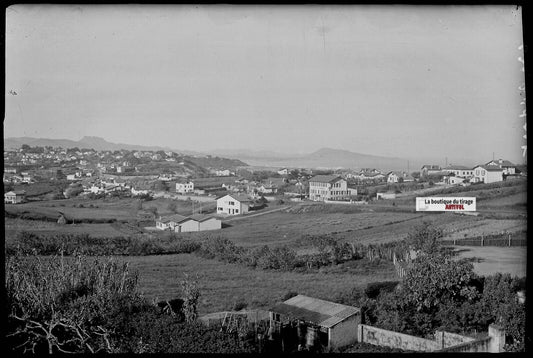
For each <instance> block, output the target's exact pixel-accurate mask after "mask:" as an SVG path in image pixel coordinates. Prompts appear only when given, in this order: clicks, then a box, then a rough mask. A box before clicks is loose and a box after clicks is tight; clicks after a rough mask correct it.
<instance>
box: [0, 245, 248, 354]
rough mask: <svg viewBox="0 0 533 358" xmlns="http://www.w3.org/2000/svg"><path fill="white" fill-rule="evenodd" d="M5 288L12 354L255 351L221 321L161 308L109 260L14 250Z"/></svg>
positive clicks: (125, 268) (121, 266) (133, 276)
mask: <svg viewBox="0 0 533 358" xmlns="http://www.w3.org/2000/svg"><path fill="white" fill-rule="evenodd" d="M182 284H183V282H182ZM184 285H185V286H187V287H189V288H190V287H193V286H194V285H193V286H190V285H188V284H186V283H185V284H184ZM193 288H194V287H193ZM6 294H7V295H6V298H7V304H8V306H7V307H8V308H9V309H8V320H7V335H6V338H7V339H6V343H7V344H6V346H5V347H6V348H7V350H8V351H11V352H13V353H23V352H32V353H43V354H44V353H48V354H55V353H67V352H71V353H130V354H131V353H254V352H255V347H253V346H252V345H250V344H249V343H248V342H247V341H246V340H245V339H244V337H243V338H241V337H240V336H239V335H237V334H235V333H227V332H224V331H223V330H221V327H220V326H212V327H206V326H204V325H203V324H200V323H198V322H196V321H192V322H190V323H187V322H184V321H183V316H181V315H176V316H172V315H168V314H165V313H162V312H161V309H160V307H158V306H157V305H154V304H149V303H148V302H147V301H146V299H145V298H144V297H142V296H141V295H140V294H139V293H138V292H137V276H136V273H133V274H131V273H130V272H129V271H128V265H127V264H125V263H124V264H120V263H118V262H116V261H114V260H112V259H104V260H97V259H95V260H87V259H86V258H84V257H81V256H78V257H76V259H72V260H67V259H65V258H64V257H63V256H54V257H51V258H48V259H46V260H42V259H40V258H39V257H21V256H17V257H15V256H12V257H9V258H8V260H7V262H6ZM185 294H186V297H188V296H187V293H186V292H185ZM196 297H197V296H196ZM186 302H187V298H186V299H185V300H184V301H183V305H184V306H186Z"/></svg>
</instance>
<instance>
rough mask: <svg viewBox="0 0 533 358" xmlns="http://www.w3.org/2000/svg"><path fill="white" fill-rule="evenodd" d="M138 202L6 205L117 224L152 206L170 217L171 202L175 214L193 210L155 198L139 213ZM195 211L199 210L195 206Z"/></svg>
mask: <svg viewBox="0 0 533 358" xmlns="http://www.w3.org/2000/svg"><path fill="white" fill-rule="evenodd" d="M137 203H138V199H135V198H122V199H119V198H109V199H98V200H89V199H81V198H74V199H65V200H49V201H34V202H28V203H23V204H16V205H11V204H8V205H6V206H5V210H6V212H8V213H15V214H17V213H23V212H28V213H35V214H38V215H43V216H46V217H49V218H54V219H56V220H57V218H59V215H60V214H61V213H63V214H65V215H66V216H67V217H68V218H72V219H116V220H119V221H127V220H134V219H136V218H137V214H138V213H139V212H140V211H142V210H147V209H149V208H151V207H154V208H156V209H157V214H158V215H161V216H165V215H172V214H174V212H173V211H171V210H170V208H169V205H170V204H171V203H173V204H175V205H176V212H177V213H178V214H181V215H190V214H191V213H192V209H193V203H192V202H191V201H183V200H172V199H164V198H160V199H155V200H151V201H146V202H143V203H142V210H138V207H137V205H138V204H137ZM195 205H196V206H195V209H196V211H198V209H199V208H200V207H199V205H198V204H195ZM201 208H202V211H203V212H209V211H214V209H215V204H214V203H210V204H203V205H202V207H201Z"/></svg>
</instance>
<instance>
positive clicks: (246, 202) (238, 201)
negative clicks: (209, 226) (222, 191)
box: [216, 194, 252, 215]
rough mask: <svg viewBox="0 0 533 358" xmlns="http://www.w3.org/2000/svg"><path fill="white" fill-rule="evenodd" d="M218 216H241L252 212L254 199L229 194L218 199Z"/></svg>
mask: <svg viewBox="0 0 533 358" xmlns="http://www.w3.org/2000/svg"><path fill="white" fill-rule="evenodd" d="M216 200H217V214H222V215H241V214H246V213H248V211H249V210H250V204H251V203H252V199H251V198H249V197H248V196H245V195H239V194H227V195H224V196H221V197H219V198H217V199H216Z"/></svg>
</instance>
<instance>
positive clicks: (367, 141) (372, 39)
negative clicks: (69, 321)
mask: <svg viewBox="0 0 533 358" xmlns="http://www.w3.org/2000/svg"><path fill="white" fill-rule="evenodd" d="M522 41H523V40H522V14H521V9H520V8H518V9H517V8H516V6H407V5H402V6H400V5H381V6H377V5H376V6H371V5H356V6H228V5H226V6H222V5H217V6H177V5H174V6H168V5H167V6H146V5H145V6H142V5H122V6H111V5H108V6H102V5H100V6H98V5H83V6H75V5H65V6H59V5H15V6H11V7H9V8H7V10H6V89H5V93H6V94H5V98H6V99H5V101H6V110H5V117H4V137H5V138H8V137H22V136H28V137H38V138H58V139H72V140H79V139H81V138H82V137H83V136H99V137H103V138H105V139H106V140H108V141H110V142H114V143H128V144H140V145H158V146H167V147H171V148H175V149H182V150H195V151H204V152H205V151H212V150H220V149H224V150H233V149H247V150H268V151H274V152H280V153H309V152H313V151H316V150H318V149H320V148H323V147H329V148H336V149H344V150H349V151H353V152H359V153H365V154H373V155H383V156H396V157H402V158H413V159H414V158H440V159H442V158H444V157H446V158H447V160H448V162H449V163H454V164H455V163H457V164H460V163H461V161H465V160H468V161H470V160H474V161H481V162H486V161H489V160H491V159H492V157H493V153H494V156H495V157H496V158H504V159H508V160H511V161H514V162H516V163H521V162H523V161H524V159H523V158H524V157H523V150H522V148H521V146H522V145H525V139H523V138H522V136H523V135H524V133H525V132H524V128H523V126H524V124H525V118H524V117H520V115H521V114H522V110H524V109H525V106H524V105H521V104H520V102H521V101H522V99H523V97H524V93H523V92H521V90H520V89H519V87H520V86H521V85H522V84H523V83H524V72H522V64H521V63H520V62H519V60H518V59H519V57H522V58H523V56H524V55H523V50H522V49H521V47H520V46H521V44H522ZM15 93H16V94H15ZM441 161H442V160H441Z"/></svg>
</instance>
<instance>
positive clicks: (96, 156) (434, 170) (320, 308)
mask: <svg viewBox="0 0 533 358" xmlns="http://www.w3.org/2000/svg"><path fill="white" fill-rule="evenodd" d="M143 159H146V161H144V162H143ZM199 159H201V160H202V161H201V162H200V163H202V164H205V163H210V164H214V165H213V166H208V167H202V166H201V165H199V164H198V163H199V162H196V163H195V160H199ZM4 163H5V167H4V203H5V208H6V215H7V214H8V213H9V217H20V218H23V217H24V215H26V214H24V213H28V212H32V211H34V210H35V211H36V212H39V211H40V210H42V209H43V208H45V207H47V208H49V209H53V210H57V211H49V212H47V214H46V215H45V216H41V217H40V219H39V220H48V221H50V220H51V221H55V222H56V225H60V226H59V227H57V229H54V230H55V231H57V232H62V231H63V230H64V229H61V225H65V224H67V223H72V224H71V225H66V226H63V227H64V228H65V229H66V230H71V228H72V227H73V226H72V225H74V227H76V226H79V225H86V227H87V228H90V227H96V225H101V224H75V223H76V219H75V217H74V216H73V213H74V212H75V211H77V210H78V209H77V208H78V207H80V208H83V210H87V209H86V208H92V209H91V210H92V212H93V213H96V212H97V211H98V209H96V208H97V207H98V205H109V204H105V203H106V202H109V203H115V202H116V203H122V202H124V200H130V201H128V202H131V200H135V201H133V202H132V203H140V204H139V207H145V209H144V211H140V212H139V213H138V214H137V217H136V219H134V221H132V220H131V219H130V220H128V221H127V222H128V224H127V225H129V226H130V227H131V225H132V223H133V225H134V226H136V227H137V229H136V230H137V231H138V232H143V234H142V235H156V236H154V237H161V234H165V235H167V234H169V233H170V234H172V235H178V236H177V237H179V236H180V235H190V234H194V233H199V234H200V233H204V234H206V235H210V234H212V233H216V232H221V233H224V232H225V233H226V234H225V235H224V236H223V237H228V238H235V239H236V240H237V241H239V235H241V234H249V233H250V231H248V230H247V229H245V227H246V226H244V227H243V228H242V229H239V225H238V224H239V221H238V220H241V221H242V219H245V221H244V222H246V223H247V224H246V225H254V222H255V223H258V224H259V225H264V223H266V222H268V220H269V219H268V218H270V217H272V218H274V217H275V215H281V214H282V213H284V212H290V211H291V210H292V211H294V210H301V209H305V210H307V209H306V208H311V207H312V206H309V205H312V204H315V206H316V205H329V206H331V207H332V208H337V207H338V208H339V209H332V210H334V211H335V210H343V209H342V208H350V207H352V208H354V210H359V209H358V208H361V210H369V211H370V212H372V211H374V210H378V209H380V208H386V209H384V210H403V211H406V210H407V211H412V210H413V208H412V207H411V206H412V203H411V201H412V199H413V198H414V196H416V195H431V193H432V192H439V191H440V192H442V190H452V191H453V190H463V189H461V188H470V189H475V188H477V187H479V188H480V190H481V191H482V190H483V188H484V185H486V184H490V185H497V184H498V183H511V184H512V182H514V181H516V182H517V183H520V182H522V181H523V180H525V179H526V178H527V170H526V167H525V166H523V165H522V166H520V165H515V164H513V163H511V162H509V161H507V160H502V159H497V160H491V161H489V162H486V163H484V164H480V165H476V166H474V167H466V166H461V165H447V166H444V167H441V166H439V165H424V166H422V167H421V168H420V170H418V171H415V172H411V173H409V172H408V171H386V170H380V169H376V168H361V169H314V168H254V167H250V166H247V165H246V164H245V163H242V162H239V161H236V160H232V159H225V158H218V157H216V158H213V157H210V156H209V157H207V156H206V157H202V158H197V157H194V156H185V155H180V154H177V153H174V152H150V151H144V152H138V151H126V150H121V151H115V152H111V151H103V152H98V151H95V150H87V149H83V150H79V149H77V148H76V150H72V149H63V148H51V147H50V148H42V147H35V148H32V147H29V146H25V147H22V148H21V149H20V150H18V151H5V152H4ZM169 163H170V164H171V165H170V166H169ZM220 163H224V164H227V163H233V164H235V165H232V166H220V165H216V164H220ZM148 165H149V166H148ZM495 183H496V184H495ZM35 188H38V189H37V190H35ZM453 188H456V189H453ZM470 189H468V190H470ZM158 200H159V201H161V200H163V201H164V202H165V203H167V204H165V205H167V206H166V207H164V208H163V209H161V208H160V207H159V209H158V208H156V207H148V208H146V205H147V204H149V203H151V202H157V201H158ZM62 202H64V203H69V204H67V205H71V203H74V204H73V205H72V208H73V209H72V210H71V211H69V210H63V209H62V207H63V206H65V204H61V203H62ZM46 203H50V205H47V204H46ZM82 203H83V204H82ZM135 205H137V204H135ZM383 205H384V206H383ZM177 207H181V208H182V209H181V210H176V208H177ZM16 208H18V209H16ZM39 208H40V209H39ZM56 208H57V209H56ZM365 208H368V209H365ZM387 208H388V209H387ZM13 209H16V210H15V211H13ZM19 209H22V211H20V210H19ZM60 209H61V211H60ZM47 210H48V209H47ZM80 210H81V209H80ZM380 210H381V209H380ZM20 215H22V216H20ZM83 215H87V214H83ZM90 215H94V214H90ZM139 215H140V216H139ZM258 215H261V216H258ZM282 215H286V214H282ZM374 215H375V216H378V214H377V213H376V214H374ZM476 215H477V213H476ZM265 218H266V219H265ZM9 220H13V219H9ZM15 220H20V219H15ZM236 220H237V221H236ZM258 220H259V221H258ZM271 220H275V219H271ZM78 222H83V221H78ZM89 222H90V221H89ZM95 222H96V221H95ZM244 222H243V223H244ZM125 223H126V221H125ZM91 225H92V226H91ZM102 225H104V224H102ZM106 225H107V224H106ZM122 225H123V226H124V225H126V224H122ZM240 225H242V224H240ZM454 225H455V224H454ZM514 225H516V224H514ZM6 227H7V226H6ZM80 230H86V229H81V226H80ZM89 230H90V229H89ZM139 230H140V231H139ZM235 230H237V231H235ZM238 230H241V231H238ZM514 230H515V231H516V229H514ZM350 231H351V230H347V232H350ZM67 232H68V231H67ZM106 232H107V231H106ZM131 232H132V233H133V232H134V231H131ZM236 232H239V234H238V235H237V236H235V233H236ZM452 232H453V231H452ZM508 232H509V233H513V235H515V233H514V231H505V235H507V233H508ZM106 235H109V234H106ZM509 235H511V234H509ZM285 236H286V235H285ZM465 236H466V234H465ZM518 236H520V235H518ZM187 237H188V238H190V239H193V240H203V239H205V236H203V237H202V238H200V237H198V238H197V239H195V238H194V236H187ZM505 237H506V236H505ZM510 237H511V236H509V246H510V245H511V241H510V240H511V239H510ZM370 240H373V239H370ZM520 240H521V239H518V241H516V240H515V242H520ZM263 242H264V241H261V239H259V237H258V239H257V241H256V242H254V243H253V245H260V244H262V243H263ZM454 243H456V241H455V239H454ZM352 246H353V243H352ZM303 247H305V246H303ZM303 247H302V248H303ZM354 250H355V249H354ZM380 250H381V249H380ZM380 252H381V251H380ZM353 255H355V251H354V253H353ZM373 255H375V254H372V256H371V257H374V256H373ZM379 255H385V256H387V255H388V256H389V259H390V260H391V263H393V264H394V267H395V270H396V274H397V275H399V276H398V277H400V278H401V277H403V276H404V275H405V272H406V270H407V267H408V266H407V262H408V261H410V259H409V260H408V261H405V259H402V258H400V257H399V256H398V257H397V256H396V254H393V253H391V252H390V251H389V253H388V254H383V253H382V254H379ZM393 256H394V257H393ZM341 260H345V259H341ZM306 265H311V266H310V267H312V266H313V264H312V263H311V264H310V263H309V262H308V263H307V264H306ZM520 294H522V295H523V294H524V292H523V291H520ZM163 302H168V301H163ZM167 304H168V303H167ZM266 308H267V307H260V308H257V307H256V308H252V310H246V309H244V310H240V311H238V310H232V311H220V312H211V313H206V312H204V315H203V316H201V317H200V320H201V321H202V322H204V323H206V324H207V326H209V325H212V324H219V325H221V326H222V327H224V329H226V330H228V331H229V332H231V331H232V330H238V329H240V328H239V327H240V326H242V324H244V323H243V322H246V324H245V326H246V327H250V326H249V325H250V324H252V323H251V322H252V321H253V322H255V323H253V326H254V327H257V326H258V325H260V324H261V323H260V322H263V323H262V324H266V326H264V327H263V328H264V329H263V330H259V331H260V332H262V333H259V334H258V337H259V338H256V341H257V339H259V341H258V342H262V340H265V342H266V341H268V342H269V343H261V344H267V346H270V347H271V348H270V349H278V350H280V351H283V352H291V351H299V350H311V351H316V350H317V349H319V350H321V351H323V350H329V351H335V350H339V349H345V347H348V346H351V345H353V344H355V343H357V342H359V343H366V344H371V345H374V346H377V347H386V348H383V349H400V350H404V351H462V352H467V351H483V352H487V351H490V352H500V351H503V347H504V345H505V331H504V330H502V327H501V326H497V325H492V326H490V327H489V330H488V334H487V335H485V336H483V337H482V338H473V337H470V336H465V335H459V334H456V333H451V332H446V331H436V332H435V338H433V339H428V338H427V337H426V338H421V337H415V336H410V335H406V334H404V333H400V332H394V331H390V330H384V329H381V328H378V327H375V326H372V325H368V324H365V323H364V320H362V316H361V311H360V308H359V307H354V306H349V305H343V304H340V303H335V302H330V301H326V300H323V299H319V298H315V297H312V296H308V295H302V294H297V295H296V296H295V297H290V298H288V299H286V300H285V301H283V302H278V303H277V304H276V305H275V306H272V307H270V308H268V309H266ZM170 312H174V311H173V310H172V309H170ZM266 327H269V328H268V329H267V328H266ZM241 328H242V327H241ZM256 331H257V328H256ZM272 347H277V348H272Z"/></svg>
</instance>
